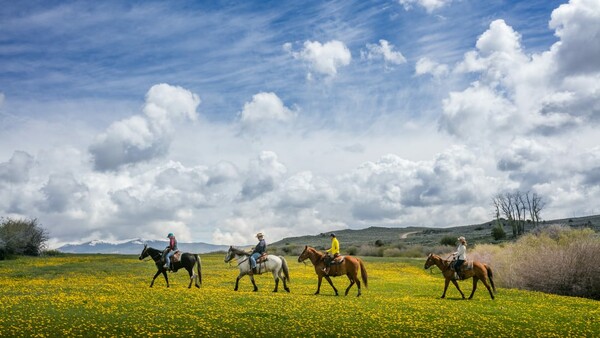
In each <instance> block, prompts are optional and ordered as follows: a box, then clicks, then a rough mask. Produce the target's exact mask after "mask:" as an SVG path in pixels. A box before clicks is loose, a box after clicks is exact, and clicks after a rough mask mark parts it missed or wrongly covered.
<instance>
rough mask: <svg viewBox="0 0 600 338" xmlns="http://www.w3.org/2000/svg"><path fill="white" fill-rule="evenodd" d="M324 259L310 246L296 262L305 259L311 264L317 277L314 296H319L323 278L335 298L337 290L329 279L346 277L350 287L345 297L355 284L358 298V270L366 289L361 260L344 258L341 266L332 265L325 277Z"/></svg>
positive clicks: (365, 273)
mask: <svg viewBox="0 0 600 338" xmlns="http://www.w3.org/2000/svg"><path fill="white" fill-rule="evenodd" d="M324 257H325V254H324V253H322V252H320V251H317V250H315V249H314V248H311V247H310V246H305V247H304V251H302V254H300V256H299V257H298V262H303V261H304V260H306V259H307V258H308V259H310V261H311V263H312V264H313V266H314V267H315V273H316V274H317V276H318V277H319V284H318V285H317V292H315V295H318V294H319V291H320V290H321V282H322V281H323V277H324V278H325V279H326V280H327V281H328V282H329V285H331V287H332V288H333V291H335V295H336V296H337V295H338V290H337V289H336V288H335V286H333V282H332V281H331V278H330V277H337V276H343V275H346V276H348V279H349V280H350V285H348V288H346V296H347V295H348V291H350V288H351V287H352V285H354V283H356V286H357V287H358V295H356V296H357V297H358V296H360V294H361V292H360V280H359V279H358V271H359V270H360V275H361V277H362V281H363V283H364V284H365V287H367V269H366V268H365V265H364V263H363V262H362V260H361V259H360V258H357V257H352V256H346V257H345V258H344V261H343V262H342V263H341V264H339V265H333V264H332V265H331V269H330V270H329V274H327V275H326V274H325V272H323V268H324V267H325V262H324V261H323V258H324Z"/></svg>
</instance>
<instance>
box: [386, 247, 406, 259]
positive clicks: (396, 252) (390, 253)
mask: <svg viewBox="0 0 600 338" xmlns="http://www.w3.org/2000/svg"><path fill="white" fill-rule="evenodd" d="M401 256H402V250H400V249H398V248H389V249H385V250H383V257H401Z"/></svg>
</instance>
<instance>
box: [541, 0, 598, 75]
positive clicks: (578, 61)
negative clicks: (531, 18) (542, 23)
mask: <svg viewBox="0 0 600 338" xmlns="http://www.w3.org/2000/svg"><path fill="white" fill-rule="evenodd" d="M549 25H550V28H552V29H554V30H555V31H556V33H555V34H556V36H557V37H559V38H560V41H559V42H558V43H556V44H555V45H554V46H553V48H552V51H553V52H554V53H555V54H556V57H557V59H558V60H559V61H558V64H559V65H560V68H561V70H562V71H563V72H566V73H569V74H585V73H595V72H599V71H600V43H598V37H599V36H600V2H598V1H596V0H571V1H569V3H568V4H563V5H560V6H559V7H558V8H557V9H555V10H554V11H553V12H552V19H551V20H550V24H549Z"/></svg>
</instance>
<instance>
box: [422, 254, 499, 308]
mask: <svg viewBox="0 0 600 338" xmlns="http://www.w3.org/2000/svg"><path fill="white" fill-rule="evenodd" d="M451 263H452V262H451V261H449V260H445V259H442V258H441V257H440V256H438V255H434V254H431V253H430V254H429V256H427V261H426V262H425V269H429V268H430V267H431V266H433V265H435V266H437V267H438V268H439V269H440V270H442V274H443V275H444V278H445V282H444V293H442V297H441V298H445V297H446V290H448V284H449V283H450V282H452V284H454V286H456V289H457V290H458V292H460V295H461V296H462V298H463V299H465V294H464V293H463V292H462V291H461V290H460V287H458V283H457V282H456V279H455V278H454V270H453V269H452V267H451ZM466 265H467V263H466V262H465V264H463V266H462V269H461V270H462V271H461V273H462V275H463V279H469V278H471V277H473V291H471V295H470V296H469V299H473V294H475V290H477V282H478V281H479V280H481V281H482V282H483V285H485V287H486V288H487V289H488V291H489V292H490V297H492V300H493V299H494V293H493V292H492V289H490V285H489V284H488V279H489V283H490V284H491V285H492V288H493V289H494V292H496V287H495V286H494V279H493V277H494V274H493V272H492V268H491V267H490V266H489V265H487V264H483V263H480V262H477V261H473V268H472V269H470V270H464V267H465V266H466Z"/></svg>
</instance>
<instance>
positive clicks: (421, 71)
mask: <svg viewBox="0 0 600 338" xmlns="http://www.w3.org/2000/svg"><path fill="white" fill-rule="evenodd" d="M448 71H449V69H448V66H447V65H445V64H440V63H437V62H436V61H433V60H431V59H429V58H427V57H423V58H420V59H419V60H418V61H417V64H416V65H415V75H425V74H431V75H432V76H433V77H434V78H441V77H444V76H446V75H448Z"/></svg>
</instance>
